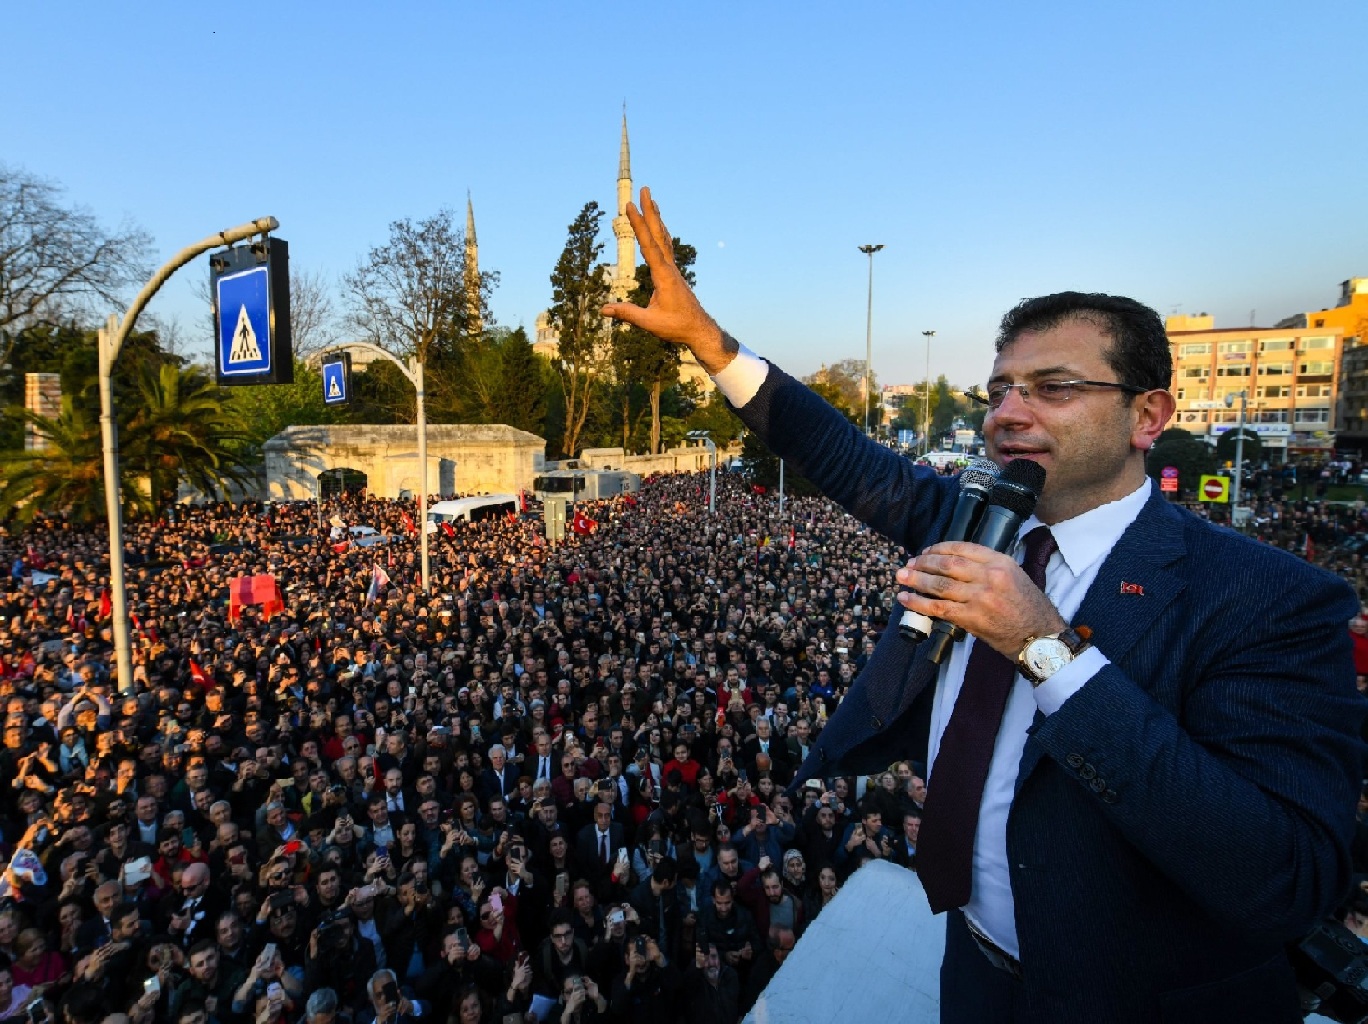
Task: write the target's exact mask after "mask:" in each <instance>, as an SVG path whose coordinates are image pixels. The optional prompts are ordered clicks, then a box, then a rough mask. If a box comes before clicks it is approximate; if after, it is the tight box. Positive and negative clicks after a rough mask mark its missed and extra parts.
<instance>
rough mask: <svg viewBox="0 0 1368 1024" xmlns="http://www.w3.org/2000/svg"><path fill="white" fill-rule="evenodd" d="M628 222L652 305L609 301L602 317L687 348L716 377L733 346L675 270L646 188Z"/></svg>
mask: <svg viewBox="0 0 1368 1024" xmlns="http://www.w3.org/2000/svg"><path fill="white" fill-rule="evenodd" d="M627 219H628V221H630V222H631V225H632V230H633V231H634V232H635V233H636V238H637V245H638V246H640V248H641V255H642V257H643V258H644V259H645V260H646V264H647V266H649V267H650V268H651V284H652V292H651V300H650V302H649V303H647V305H646V306H645V307H642V306H638V305H635V304H634V303H631V302H610V303H608V304H607V305H605V306H604V307H603V309H602V311H601V312H602V313H603V315H604V316H606V317H611V318H612V319H614V320H621V321H622V322H623V323H628V324H632V325H633V326H634V327H640V328H641V329H642V330H643V331H646V332H648V333H650V334H654V335H655V336H656V337H657V338H660V339H662V340H664V341H672V342H675V343H676V344H680V345H685V346H687V347H688V349H689V350H690V351H691V352H693V354H694V357H695V358H696V359H697V360H698V362H699V364H700V365H701V366H702V367H703V369H705V370H707V371H708V372H709V373H714V374H715V373H717V372H718V371H719V370H721V369H722V368H723V367H725V366H726V365H727V364H728V363H730V362H731V361H732V357H733V356H734V355H736V343H735V342H734V341H732V340H731V339H730V338H727V337H725V336H724V335H723V334H722V329H721V328H720V327H718V326H717V322H716V321H715V320H713V318H712V317H710V316H709V315H708V313H707V310H705V309H704V308H703V306H702V305H701V304H700V303H699V301H698V298H697V296H695V295H694V293H693V290H692V289H691V288H690V287H689V284H688V282H687V281H685V280H684V275H683V274H681V273H680V272H679V268H678V267H676V266H675V261H674V240H673V239H674V236H673V235H671V234H670V232H669V231H668V230H667V229H666V227H665V223H664V221H662V220H661V219H660V207H659V206H657V205H656V203H655V200H654V199H652V198H651V190H650V189H649V188H643V189H642V190H641V209H640V210H638V209H637V207H636V204H634V203H628V204H627Z"/></svg>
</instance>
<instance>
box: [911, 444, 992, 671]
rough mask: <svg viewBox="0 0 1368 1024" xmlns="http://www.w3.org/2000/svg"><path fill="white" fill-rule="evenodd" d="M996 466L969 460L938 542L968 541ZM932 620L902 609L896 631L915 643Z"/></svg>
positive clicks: (926, 633) (933, 622)
mask: <svg viewBox="0 0 1368 1024" xmlns="http://www.w3.org/2000/svg"><path fill="white" fill-rule="evenodd" d="M1001 472H1002V470H1000V469H998V466H997V463H996V462H994V461H992V460H991V459H972V460H971V461H970V462H969V465H968V466H966V467H965V468H964V470H963V471H962V472H961V473H960V475H959V486H960V493H959V499H958V500H957V501H956V502H955V511H954V512H953V513H951V515H950V528H949V529H948V530H946V531H945V536H944V537H942V538H941V540H968V539H969V538H970V537H972V536H973V535H974V528H975V527H976V526H977V525H978V520H979V515H980V514H981V513H982V512H983V506H984V505H985V504H987V502H988V494H989V491H990V489H991V488H992V486H993V483H994V482H995V481H996V480H997V478H998V474H999V473H1001ZM935 624H936V620H935V619H933V618H931V616H929V615H923V614H922V613H921V612H914V611H912V610H911V609H910V608H907V609H904V610H903V613H902V620H901V621H900V622H899V623H898V632H899V633H900V634H901V635H902V636H903V638H904V639H907V640H910V641H912V642H913V643H914V644H919V643H921V642H922V641H923V640H925V639H926V638H927V637H928V636H930V635H931V628H932V627H933V626H934V625H935Z"/></svg>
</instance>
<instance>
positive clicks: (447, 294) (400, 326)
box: [343, 210, 492, 363]
mask: <svg viewBox="0 0 1368 1024" xmlns="http://www.w3.org/2000/svg"><path fill="white" fill-rule="evenodd" d="M481 277H482V278H485V279H486V282H485V283H487V282H488V281H490V280H492V278H490V276H489V275H484V274H482V275H481ZM343 285H344V287H345V289H346V291H347V302H348V305H349V307H350V311H351V319H352V322H353V323H354V324H355V326H356V328H357V329H358V330H359V331H360V332H361V334H362V336H363V337H364V338H365V340H367V341H369V342H371V344H373V345H378V346H380V347H381V348H383V349H386V350H387V351H390V352H393V353H394V354H395V355H398V356H409V355H417V356H418V358H419V359H421V360H422V361H423V362H425V363H426V362H427V359H428V356H429V354H430V353H431V351H432V348H433V346H434V345H437V344H438V343H440V342H447V343H453V344H454V342H455V341H456V339H458V338H460V337H461V336H462V335H464V334H465V333H466V330H467V327H468V320H469V305H468V304H467V302H466V293H465V235H464V233H463V232H462V231H461V230H460V229H459V228H457V227H456V226H455V225H454V223H453V221H452V213H451V211H450V210H442V211H440V212H438V213H437V214H435V215H433V216H431V217H429V218H427V219H426V220H422V221H419V222H418V223H416V224H415V223H414V222H412V221H410V220H408V219H407V218H405V219H404V220H397V221H395V222H394V223H392V224H391V225H390V237H389V241H388V242H387V243H386V244H385V245H381V246H377V247H375V248H373V249H371V251H370V252H369V253H368V254H367V255H366V257H365V258H364V259H363V260H362V261H361V263H360V265H358V266H357V268H356V270H354V271H353V272H352V273H350V274H347V275H346V276H345V277H344V278H343Z"/></svg>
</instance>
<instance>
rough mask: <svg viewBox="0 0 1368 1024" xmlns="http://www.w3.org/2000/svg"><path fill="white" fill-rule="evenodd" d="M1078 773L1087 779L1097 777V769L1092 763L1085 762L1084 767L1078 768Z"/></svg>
mask: <svg viewBox="0 0 1368 1024" xmlns="http://www.w3.org/2000/svg"><path fill="white" fill-rule="evenodd" d="M1078 774H1079V775H1081V776H1082V777H1083V778H1084V779H1085V780H1087V779H1095V778H1097V769H1096V768H1094V767H1093V766H1092V765H1090V764H1085V765H1084V766H1083V767H1082V768H1080V769H1078Z"/></svg>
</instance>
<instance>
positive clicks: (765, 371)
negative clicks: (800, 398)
mask: <svg viewBox="0 0 1368 1024" xmlns="http://www.w3.org/2000/svg"><path fill="white" fill-rule="evenodd" d="M768 375H769V363H767V362H765V361H764V360H763V359H761V358H760V357H759V356H757V355H756V354H755V353H754V352H752V351H751V350H750V349H748V348H746V346H745V345H742V346H741V347H740V349H739V350H738V351H737V353H736V355H735V356H733V357H732V361H731V362H730V363H728V364H727V365H726V366H724V367H722V369H720V370H718V371H717V373H715V374H713V383H714V384H716V385H717V390H718V391H720V392H722V397H723V398H725V399H726V400H727V401H728V402H730V403H731V404H732V405H734V406H736V408H738V409H740V408H741V407H743V406H745V405H748V404H749V403H750V400H751V399H752V398H754V397H755V395H756V392H758V391H759V390H760V385H761V384H763V383H765V377H766V376H768Z"/></svg>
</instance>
